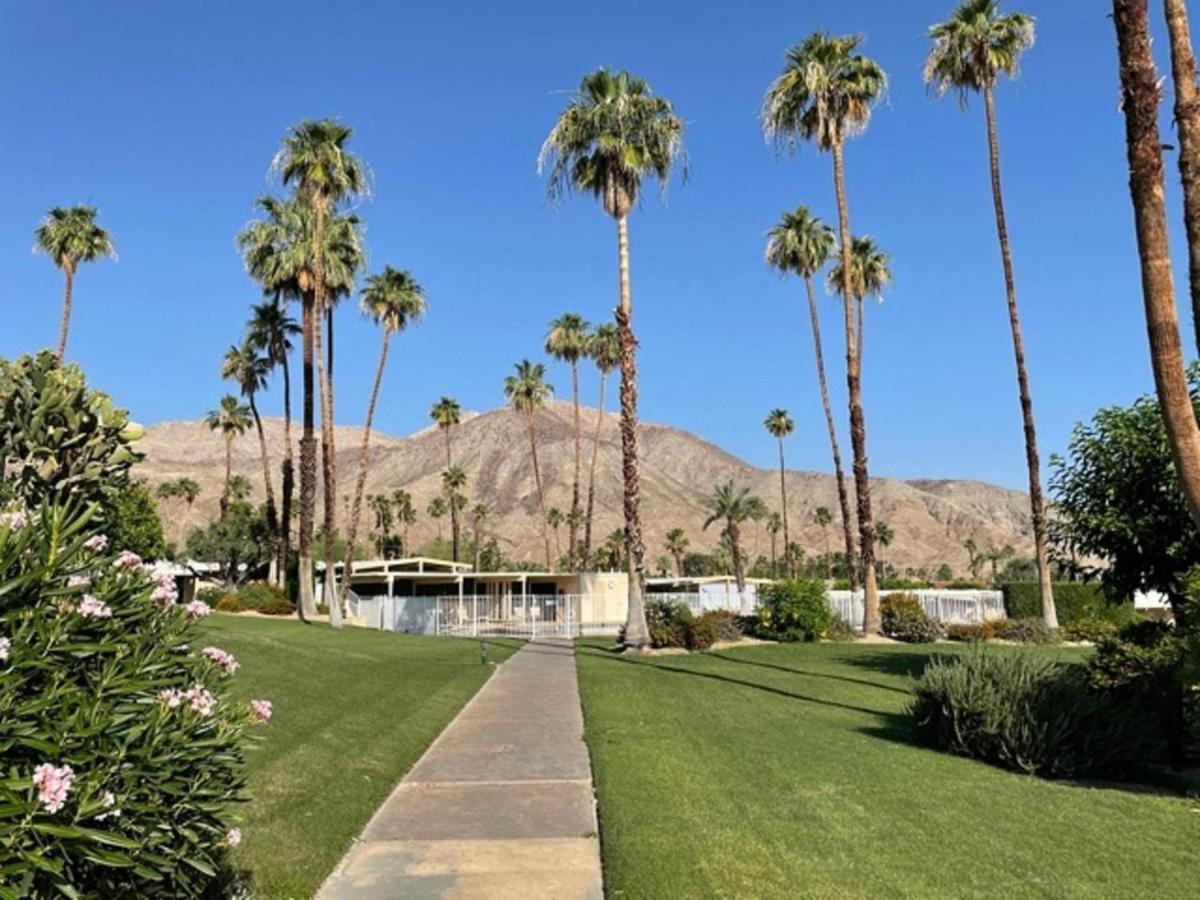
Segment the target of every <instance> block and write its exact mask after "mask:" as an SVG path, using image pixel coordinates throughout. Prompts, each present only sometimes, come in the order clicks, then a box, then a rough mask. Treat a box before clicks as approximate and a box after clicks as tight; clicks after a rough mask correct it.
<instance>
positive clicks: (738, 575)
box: [725, 521, 746, 612]
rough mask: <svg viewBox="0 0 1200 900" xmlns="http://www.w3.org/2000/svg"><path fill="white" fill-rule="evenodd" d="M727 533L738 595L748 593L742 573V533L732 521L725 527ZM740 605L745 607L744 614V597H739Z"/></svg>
mask: <svg viewBox="0 0 1200 900" xmlns="http://www.w3.org/2000/svg"><path fill="white" fill-rule="evenodd" d="M725 533H726V534H727V535H729V553H730V555H731V556H732V557H733V580H734V582H736V584H737V589H738V594H739V595H744V594H745V593H746V576H745V574H744V573H743V572H742V548H741V534H740V531H739V529H738V527H737V525H735V524H734V523H733V522H732V521H730V522H729V523H728V524H727V525H726V526H725ZM738 603H739V605H741V606H742V607H743V609H742V612H745V611H746V610H745V608H744V606H745V604H744V603H742V597H741V596H739V597H738Z"/></svg>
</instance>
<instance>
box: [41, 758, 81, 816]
mask: <svg viewBox="0 0 1200 900" xmlns="http://www.w3.org/2000/svg"><path fill="white" fill-rule="evenodd" d="M74 780H75V772H74V771H72V769H71V767H70V766H56V765H54V764H53V763H48V762H47V763H42V764H41V765H40V766H38V767H37V768H36V769H34V770H33V786H34V787H35V788H37V792H38V802H40V803H41V804H42V806H43V807H45V809H46V812H48V813H56V812H58V811H59V810H60V809H62V808H63V805H64V804H65V803H66V802H67V794H69V793H70V792H71V782H73V781H74Z"/></svg>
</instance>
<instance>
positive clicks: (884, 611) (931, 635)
mask: <svg viewBox="0 0 1200 900" xmlns="http://www.w3.org/2000/svg"><path fill="white" fill-rule="evenodd" d="M879 618H880V621H881V623H882V624H883V633H884V634H886V635H887V636H888V637H890V638H894V639H895V640H897V641H904V642H905V643H907V644H928V643H931V642H933V641H936V640H937V639H938V637H939V636H940V635H941V625H940V624H939V623H938V621H937V620H936V619H931V618H930V617H929V615H928V614H927V613H926V612H925V609H924V607H922V606H921V601H920V599H918V597H917V595H916V594H908V593H900V594H888V595H887V596H885V597H883V598H882V599H881V600H880V601H879Z"/></svg>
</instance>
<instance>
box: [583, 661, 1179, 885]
mask: <svg viewBox="0 0 1200 900" xmlns="http://www.w3.org/2000/svg"><path fill="white" fill-rule="evenodd" d="M607 643H610V642H605V641H587V642H581V643H580V644H579V645H578V646H579V679H580V689H581V691H582V695H583V705H584V716H585V720H586V737H587V742H588V745H589V747H590V748H591V753H592V765H593V769H594V772H595V779H596V789H597V794H598V797H599V810H600V823H601V825H600V828H601V842H602V846H603V857H604V872H605V883H606V885H607V888H608V892H609V895H610V896H612V897H625V898H630V897H645V898H674V897H688V898H692V897H734V896H737V897H780V898H782V897H797V896H805V897H902V896H903V897H921V898H929V897H1055V898H1059V897H1088V898H1094V897H1106V898H1107V897H1156V898H1160V900H1163V898H1168V897H1195V896H1197V892H1198V891H1200V859H1198V858H1197V855H1196V851H1197V847H1200V805H1198V804H1197V802H1196V801H1195V800H1186V799H1183V798H1182V797H1180V796H1178V795H1169V794H1166V793H1156V792H1154V791H1152V790H1142V791H1138V790H1130V789H1124V788H1120V787H1111V786H1109V787H1095V786H1093V787H1085V786H1079V785H1073V784H1065V783H1054V782H1049V781H1043V780H1039V779H1036V778H1031V777H1027V776H1021V775H1017V774H1013V773H1010V772H1005V771H1002V770H999V769H996V768H992V767H990V766H987V765H984V764H982V763H977V762H973V761H971V760H967V759H962V758H958V757H953V756H949V755H945V754H941V753H937V752H934V751H932V750H930V749H927V748H923V747H920V746H918V745H916V744H915V742H914V740H913V737H912V733H911V731H910V729H909V727H908V723H907V719H906V718H905V717H904V716H903V714H902V711H903V710H904V708H905V705H906V703H907V700H908V696H909V694H908V686H909V684H910V677H911V675H913V674H916V673H918V672H919V671H920V670H921V668H922V667H923V665H924V663H925V661H926V659H927V658H928V655H929V653H930V652H946V651H944V649H943V646H939V647H938V648H937V650H934V651H931V650H927V649H914V648H912V647H892V646H879V645H875V646H868V645H844V644H821V645H783V646H771V647H755V648H742V649H738V650H734V651H722V652H720V653H706V654H696V655H690V656H659V657H637V658H631V657H629V656H619V655H615V654H613V653H611V652H608V651H607V650H606V649H605V646H606V644H607ZM949 652H953V651H952V650H951V651H949ZM1059 652H1070V651H1059ZM1076 652H1078V651H1076Z"/></svg>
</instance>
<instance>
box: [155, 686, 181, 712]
mask: <svg viewBox="0 0 1200 900" xmlns="http://www.w3.org/2000/svg"><path fill="white" fill-rule="evenodd" d="M158 702H159V703H161V704H162V705H163V706H165V707H166V708H167V709H176V708H177V707H178V706H179V704H180V703H182V702H183V695H182V694H180V693H179V691H177V690H175V689H174V688H169V689H167V690H162V691H159V692H158Z"/></svg>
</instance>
